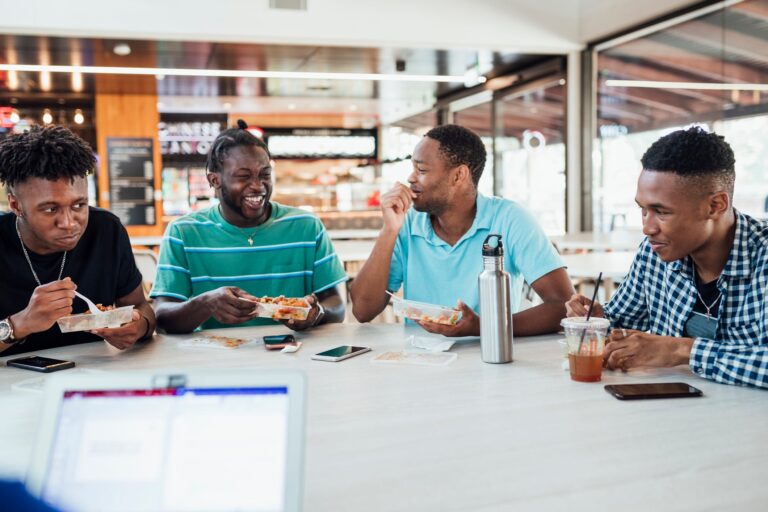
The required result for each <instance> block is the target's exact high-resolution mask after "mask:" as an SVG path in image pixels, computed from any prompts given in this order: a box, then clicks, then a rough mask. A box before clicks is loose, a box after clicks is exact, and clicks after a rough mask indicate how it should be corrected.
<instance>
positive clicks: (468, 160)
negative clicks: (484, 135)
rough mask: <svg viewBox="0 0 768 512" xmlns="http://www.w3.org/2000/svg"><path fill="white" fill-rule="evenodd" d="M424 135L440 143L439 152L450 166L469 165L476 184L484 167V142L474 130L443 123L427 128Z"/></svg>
mask: <svg viewBox="0 0 768 512" xmlns="http://www.w3.org/2000/svg"><path fill="white" fill-rule="evenodd" d="M425 137H429V138H430V139H434V140H436V141H437V142H439V143H440V154H441V155H442V157H443V158H444V159H445V161H446V163H447V164H448V165H449V166H450V167H456V166H459V165H462V164H464V165H466V166H467V167H469V172H470V173H471V174H472V181H473V182H474V184H475V186H477V184H478V183H479V182H480V176H482V175H483V169H484V168H485V157H486V153H485V144H483V141H482V140H481V139H480V137H479V136H478V135H477V134H476V133H475V132H473V131H472V130H469V129H467V128H464V127H463V126H459V125H457V124H444V125H440V126H436V127H435V128H432V129H431V130H429V131H428V132H427V134H426V135H425Z"/></svg>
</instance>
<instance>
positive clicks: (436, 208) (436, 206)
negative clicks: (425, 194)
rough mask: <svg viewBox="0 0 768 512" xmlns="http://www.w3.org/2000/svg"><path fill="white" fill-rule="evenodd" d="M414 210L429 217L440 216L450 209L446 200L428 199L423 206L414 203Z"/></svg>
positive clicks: (422, 203)
mask: <svg viewBox="0 0 768 512" xmlns="http://www.w3.org/2000/svg"><path fill="white" fill-rule="evenodd" d="M413 209H414V210H416V211H417V212H423V213H426V214H428V215H440V214H442V213H443V212H445V211H446V210H447V209H448V202H447V201H445V200H444V199H436V198H432V199H427V200H425V201H423V202H421V204H418V205H417V204H416V203H413Z"/></svg>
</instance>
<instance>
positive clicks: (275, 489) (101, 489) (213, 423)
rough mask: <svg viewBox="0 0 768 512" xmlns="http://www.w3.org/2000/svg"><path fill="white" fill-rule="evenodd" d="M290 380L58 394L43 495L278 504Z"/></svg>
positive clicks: (165, 506)
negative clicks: (271, 384)
mask: <svg viewBox="0 0 768 512" xmlns="http://www.w3.org/2000/svg"><path fill="white" fill-rule="evenodd" d="M288 411H289V403H288V388H287V387H245V388H184V387H181V388H172V389H130V390H108V391H93V390H88V391H67V392H65V393H64V397H63V400H62V405H61V409H60V414H59V417H58V422H57V425H56V430H55V434H54V439H53V445H52V451H51V452H50V457H51V459H50V461H49V464H48V472H47V474H46V475H45V481H44V483H43V489H42V497H43V499H44V500H46V501H47V502H49V503H51V504H54V505H56V506H58V507H61V508H63V509H71V510H83V511H87V510H158V511H165V510H265V511H267V510H269V511H279V510H283V508H284V497H285V484H286V481H285V480H286V450H287V438H288V437H287V429H288Z"/></svg>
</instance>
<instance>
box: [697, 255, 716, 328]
mask: <svg viewBox="0 0 768 512" xmlns="http://www.w3.org/2000/svg"><path fill="white" fill-rule="evenodd" d="M697 276H698V272H697V271H696V263H694V264H693V288H694V289H695V290H696V295H698V296H699V300H700V301H701V305H702V306H704V309H706V310H707V318H710V317H711V316H712V315H710V314H709V311H710V310H711V309H712V308H713V307H715V304H717V303H718V302H719V301H720V299H721V297H722V295H723V292H721V291H720V289H719V288H718V291H717V297H715V300H713V301H712V304H710V305H709V306H707V303H706V302H704V297H702V296H701V293H699V285H698V284H697V283H696V281H697Z"/></svg>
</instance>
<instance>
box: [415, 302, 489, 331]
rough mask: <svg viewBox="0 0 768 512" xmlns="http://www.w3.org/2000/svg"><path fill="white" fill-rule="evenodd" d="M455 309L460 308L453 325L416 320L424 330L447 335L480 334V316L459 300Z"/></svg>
mask: <svg viewBox="0 0 768 512" xmlns="http://www.w3.org/2000/svg"><path fill="white" fill-rule="evenodd" d="M456 307H457V309H459V310H461V319H460V320H459V321H458V322H456V324H455V325H444V324H436V323H434V322H423V321H422V322H417V323H418V324H419V325H420V326H422V327H423V328H424V330H425V331H428V332H431V333H433V334H442V335H443V336H448V337H459V336H480V317H479V316H477V313H475V312H474V311H473V310H472V308H470V307H469V306H467V305H466V304H464V303H463V302H461V301H459V302H458V303H457V304H456Z"/></svg>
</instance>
